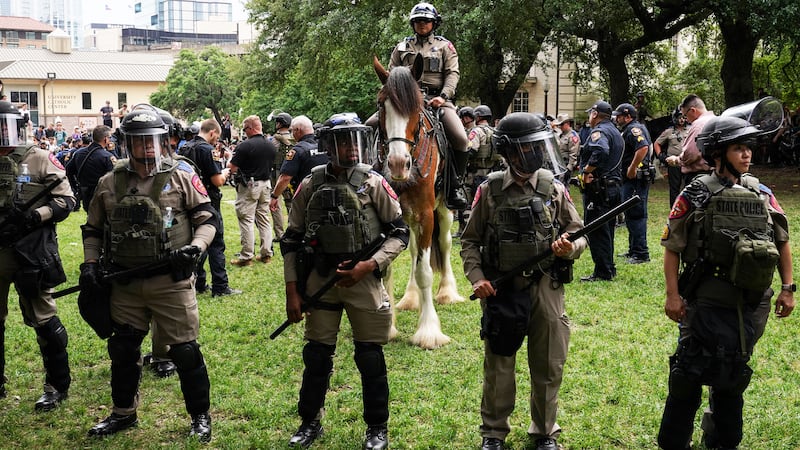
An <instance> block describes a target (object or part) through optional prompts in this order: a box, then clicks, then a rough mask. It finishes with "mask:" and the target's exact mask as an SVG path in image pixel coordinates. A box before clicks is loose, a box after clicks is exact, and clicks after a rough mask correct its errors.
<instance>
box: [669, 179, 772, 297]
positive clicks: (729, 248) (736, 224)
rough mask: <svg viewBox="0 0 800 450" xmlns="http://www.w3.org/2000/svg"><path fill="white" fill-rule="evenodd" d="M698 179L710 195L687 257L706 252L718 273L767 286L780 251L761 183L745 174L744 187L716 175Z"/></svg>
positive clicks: (754, 286) (748, 285)
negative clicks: (724, 182) (728, 185)
mask: <svg viewBox="0 0 800 450" xmlns="http://www.w3.org/2000/svg"><path fill="white" fill-rule="evenodd" d="M698 180H699V181H700V182H701V183H703V184H704V185H705V186H706V187H707V188H708V189H709V192H710V193H711V198H710V199H709V200H708V202H707V203H706V205H705V207H703V208H702V209H698V210H696V211H695V212H694V218H693V219H692V220H693V221H694V222H695V226H693V227H690V231H689V235H688V237H687V246H686V250H685V251H684V253H683V255H682V257H683V260H684V261H685V262H686V263H688V264H691V263H692V262H694V261H695V260H696V259H697V258H698V257H699V256H702V257H703V260H704V262H705V263H706V267H707V270H710V271H711V272H712V274H713V275H714V276H715V277H717V278H720V279H723V280H726V281H730V282H731V283H733V284H734V285H735V286H737V287H740V288H743V289H751V290H760V291H763V290H764V289H766V288H767V287H769V285H770V284H771V282H772V276H773V273H774V270H775V267H776V266H777V263H778V257H779V255H778V250H777V247H776V246H775V242H774V241H775V239H774V236H773V230H772V226H771V219H770V216H769V211H768V210H767V206H766V204H765V200H764V198H763V197H762V196H761V194H760V191H759V188H758V183H757V182H756V180H755V179H754V178H753V177H750V176H748V175H743V176H742V178H741V185H742V186H743V188H726V187H724V186H723V185H722V184H720V182H719V180H718V179H717V178H715V177H714V176H712V175H704V176H702V177H700V178H699V179H698Z"/></svg>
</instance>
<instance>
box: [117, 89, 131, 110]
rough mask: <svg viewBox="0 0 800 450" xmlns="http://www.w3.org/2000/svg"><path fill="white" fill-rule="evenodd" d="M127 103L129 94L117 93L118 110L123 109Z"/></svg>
mask: <svg viewBox="0 0 800 450" xmlns="http://www.w3.org/2000/svg"><path fill="white" fill-rule="evenodd" d="M125 103H128V93H127V92H117V108H122V105H124V104H125Z"/></svg>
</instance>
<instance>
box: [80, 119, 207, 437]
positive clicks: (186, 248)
mask: <svg viewBox="0 0 800 450" xmlns="http://www.w3.org/2000/svg"><path fill="white" fill-rule="evenodd" d="M120 130H121V131H122V134H123V143H124V149H123V151H124V152H125V153H126V156H127V157H128V158H127V160H125V161H124V164H118V165H117V167H115V168H114V170H113V171H112V172H111V173H109V174H107V175H106V176H104V177H103V178H101V179H100V182H99V184H98V186H97V190H96V191H95V196H94V199H93V201H92V202H91V203H90V207H89V212H88V216H87V219H86V224H85V225H84V226H83V227H82V229H83V247H84V259H85V262H84V264H82V265H81V278H80V284H81V289H82V290H84V289H87V290H89V289H95V288H96V287H97V286H98V285H100V284H101V283H102V282H101V279H102V277H101V258H102V265H103V266H104V268H105V269H106V270H109V271H111V272H116V271H119V270H126V269H131V268H137V267H142V266H150V265H153V266H155V267H154V268H153V269H152V270H149V271H146V272H138V273H137V274H136V275H131V276H130V277H127V278H125V279H120V280H114V281H113V282H112V283H111V290H110V321H111V323H112V327H113V333H112V334H111V337H110V338H109V339H108V355H109V357H110V358H111V397H112V399H113V401H114V407H113V409H112V410H111V415H110V416H109V417H107V418H106V419H104V420H103V421H101V422H100V423H98V424H97V425H95V426H94V427H92V429H90V430H89V436H108V435H111V434H114V433H117V432H119V431H122V430H125V429H127V428H130V427H132V426H136V424H137V423H138V420H137V415H136V410H137V407H138V405H139V395H138V388H139V379H140V376H141V366H140V365H139V360H140V357H141V343H142V340H143V339H144V337H145V336H146V335H147V331H148V328H149V326H150V321H151V320H152V321H153V322H155V323H156V324H158V327H159V329H160V333H161V335H162V336H163V337H164V343H166V344H168V345H169V356H170V358H172V360H173V362H174V363H175V365H176V366H177V368H178V370H177V371H178V376H179V377H180V380H181V390H182V391H183V395H184V401H185V404H186V410H187V412H188V413H189V414H190V416H191V418H192V422H191V432H190V435H192V436H195V437H196V438H197V439H198V440H200V441H201V442H207V441H209V440H210V439H211V416H210V415H209V413H208V411H209V407H210V401H209V389H210V383H209V379H208V372H207V369H206V365H205V361H204V359H203V355H202V353H201V352H200V345H199V344H198V343H197V336H198V332H199V314H198V309H197V298H196V296H195V290H194V282H195V278H194V271H195V268H196V265H197V261H198V258H199V256H200V254H201V253H202V251H204V250H205V249H206V248H207V247H208V245H209V243H210V242H211V241H212V239H213V238H214V235H215V233H216V230H217V227H218V226H219V219H218V217H219V216H218V215H217V214H216V213H215V210H214V208H213V206H212V205H211V203H210V199H209V197H208V192H207V191H206V189H205V187H204V186H203V182H202V180H201V179H200V177H199V175H198V174H197V173H196V172H195V171H194V169H192V167H191V166H190V165H189V164H188V163H187V162H185V161H179V160H173V159H172V158H170V157H169V156H168V155H169V152H166V151H165V150H164V149H165V148H166V147H167V146H168V145H169V143H168V141H167V127H166V125H165V124H164V121H163V120H162V119H161V117H160V116H159V114H158V112H157V111H156V110H155V109H152V110H148V109H144V108H143V109H136V110H134V111H132V112H131V113H129V114H128V115H126V116H125V118H124V119H123V120H122V124H121V125H120ZM162 262H163V263H164V265H163V266H161V265H160V263H162ZM165 267H167V268H165Z"/></svg>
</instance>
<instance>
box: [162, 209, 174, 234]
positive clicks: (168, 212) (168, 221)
mask: <svg viewBox="0 0 800 450" xmlns="http://www.w3.org/2000/svg"><path fill="white" fill-rule="evenodd" d="M172 219H173V215H172V206H167V207H166V209H165V210H164V229H167V228H172Z"/></svg>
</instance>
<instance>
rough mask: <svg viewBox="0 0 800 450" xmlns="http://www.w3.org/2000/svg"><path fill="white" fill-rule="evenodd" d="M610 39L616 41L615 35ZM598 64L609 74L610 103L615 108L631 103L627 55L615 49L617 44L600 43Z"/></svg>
mask: <svg viewBox="0 0 800 450" xmlns="http://www.w3.org/2000/svg"><path fill="white" fill-rule="evenodd" d="M609 38H610V39H615V37H614V35H609ZM597 53H598V62H599V63H600V67H601V68H602V69H604V70H605V71H606V72H607V73H608V86H609V89H610V92H609V99H607V100H606V101H608V102H609V103H611V107H612V108H615V107H616V106H617V105H619V104H620V103H626V102H630V97H629V90H630V88H631V81H630V79H629V73H628V66H627V65H625V55H624V54H621V53H620V52H619V51H617V48H615V43H613V42H604V41H598V43H597Z"/></svg>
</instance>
